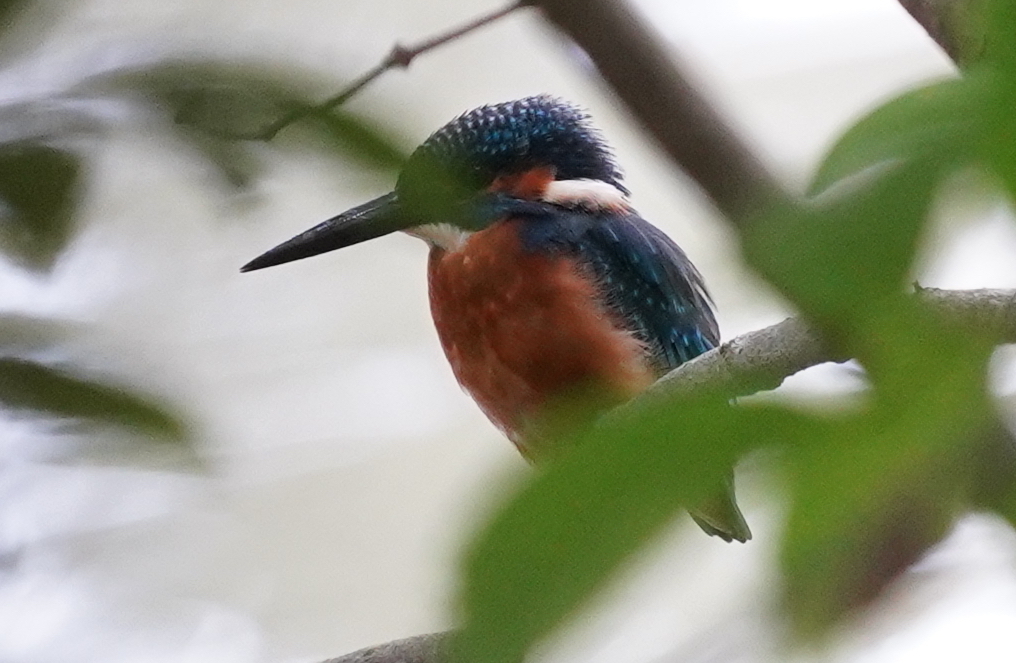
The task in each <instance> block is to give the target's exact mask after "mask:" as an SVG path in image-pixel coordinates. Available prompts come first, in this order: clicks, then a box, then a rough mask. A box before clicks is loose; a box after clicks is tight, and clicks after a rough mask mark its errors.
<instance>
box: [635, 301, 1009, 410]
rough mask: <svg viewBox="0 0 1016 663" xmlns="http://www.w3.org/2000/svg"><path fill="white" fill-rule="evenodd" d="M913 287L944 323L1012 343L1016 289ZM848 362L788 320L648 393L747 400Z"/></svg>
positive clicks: (702, 358) (699, 360) (729, 345)
mask: <svg viewBox="0 0 1016 663" xmlns="http://www.w3.org/2000/svg"><path fill="white" fill-rule="evenodd" d="M916 288H917V290H916V293H915V294H916V296H917V297H918V298H919V299H920V300H921V301H922V302H924V303H925V304H926V305H927V306H928V307H929V308H930V309H931V310H932V311H933V312H935V313H937V314H939V315H941V316H943V318H945V319H947V320H949V321H951V322H953V323H955V324H959V325H962V326H965V327H969V328H970V329H974V330H977V331H978V332H979V333H987V334H989V335H990V336H992V337H994V339H995V340H996V342H998V343H1016V290H991V289H982V290H940V289H938V288H922V287H920V286H916ZM849 358H850V357H843V356H837V355H835V354H833V353H832V352H831V351H829V350H828V349H827V348H825V347H823V344H822V340H821V339H820V338H819V337H818V335H817V334H816V333H815V332H814V331H812V330H811V329H809V328H808V326H807V324H806V323H804V322H803V321H802V320H799V319H797V318H789V319H787V320H784V321H783V322H781V323H779V324H776V325H773V326H771V327H766V328H765V329H760V330H758V331H753V332H748V333H747V334H743V335H741V336H738V337H737V338H734V339H732V340H730V341H727V342H726V343H724V344H723V345H721V346H720V347H718V348H716V349H714V350H710V351H709V352H707V353H705V354H702V355H699V356H698V357H695V358H694V359H692V360H691V361H689V362H686V363H684V364H681V365H680V366H678V367H677V368H675V369H674V370H673V371H671V372H670V373H668V374H667V375H665V376H663V377H662V378H660V380H659V381H657V383H656V384H655V385H653V386H652V387H651V388H650V389H649V391H648V392H646V393H647V394H650V393H652V394H658V395H666V396H673V395H679V394H685V393H691V392H693V391H697V390H702V389H706V388H708V389H710V390H716V391H720V392H722V393H725V394H728V395H729V396H730V397H735V396H747V395H749V394H754V393H756V392H759V391H764V390H769V389H775V388H776V387H778V386H780V384H782V383H783V381H784V380H785V379H786V378H788V377H790V376H791V375H793V374H795V373H797V372H799V371H803V370H804V369H806V368H810V367H811V366H817V365H818V364H823V363H825V362H830V361H832V362H841V361H846V360H847V359H849ZM640 398H641V397H640Z"/></svg>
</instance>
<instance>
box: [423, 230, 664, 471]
mask: <svg viewBox="0 0 1016 663" xmlns="http://www.w3.org/2000/svg"><path fill="white" fill-rule="evenodd" d="M519 224H520V222H519V221H514V220H507V221H502V222H499V223H497V224H495V225H493V226H491V227H490V228H487V229H485V230H483V231H480V232H477V233H475V234H473V235H472V236H470V237H469V239H468V240H466V242H465V243H464V245H463V246H462V247H461V248H459V249H457V250H454V251H446V250H443V249H440V248H433V249H432V250H431V254H430V261H429V269H428V275H429V283H430V304H431V312H432V313H433V316H434V323H435V325H436V327H437V332H438V336H439V337H440V339H441V344H442V346H443V348H444V351H445V354H446V355H447V357H448V360H449V362H450V363H451V366H452V370H453V371H454V373H455V376H456V378H457V379H458V381H459V383H460V384H462V386H463V387H464V388H465V389H466V390H467V391H468V392H469V393H470V395H472V397H473V398H474V399H475V400H476V402H477V403H478V404H479V406H480V407H481V408H482V409H483V411H484V412H485V413H486V414H487V416H488V417H489V418H490V419H491V421H493V422H494V424H495V425H497V426H498V427H499V428H501V429H502V430H504V431H505V432H506V433H507V434H508V436H509V437H510V438H511V439H512V441H513V442H515V444H516V445H517V446H519V448H520V450H521V451H522V452H523V454H525V455H526V456H529V457H531V456H532V454H533V452H534V451H536V450H535V449H531V448H528V446H527V442H526V429H527V427H528V426H529V425H531V424H532V423H533V421H534V420H535V419H536V418H537V417H540V416H541V412H542V410H543V408H545V407H547V406H548V405H549V404H551V403H553V402H554V401H556V400H558V399H560V398H562V397H566V396H568V395H570V394H572V393H577V392H580V391H583V390H587V389H590V388H591V389H594V390H596V392H597V393H598V395H600V396H601V397H602V396H603V395H604V394H607V395H608V399H607V400H608V401H609V402H610V403H609V404H612V403H616V402H620V401H623V400H626V399H628V398H630V397H631V396H633V395H635V394H636V393H638V392H639V391H641V390H642V389H644V388H645V387H647V386H648V385H649V384H651V382H652V381H653V374H652V371H651V369H650V368H649V366H648V363H647V361H646V358H645V357H646V355H645V351H644V348H643V346H642V344H641V343H640V342H639V341H638V340H637V339H635V338H634V337H632V336H631V334H629V333H628V332H626V331H624V330H622V329H620V328H619V327H618V326H617V325H616V323H615V320H614V318H613V316H612V315H611V314H610V313H609V311H607V310H606V308H605V307H604V305H603V303H602V301H601V297H600V295H599V293H598V291H597V287H596V285H595V283H593V282H592V281H591V280H590V279H589V278H587V276H586V275H585V274H584V273H583V271H582V269H581V268H580V266H578V265H576V264H575V263H574V261H572V260H571V259H569V258H568V257H567V256H555V255H546V254H540V253H534V252H526V251H523V250H522V246H521V243H520V240H519ZM605 404H607V403H605Z"/></svg>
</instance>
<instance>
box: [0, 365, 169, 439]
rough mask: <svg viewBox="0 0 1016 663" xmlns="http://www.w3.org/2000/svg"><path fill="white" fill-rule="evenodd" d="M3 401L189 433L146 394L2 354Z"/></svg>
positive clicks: (153, 430)
mask: <svg viewBox="0 0 1016 663" xmlns="http://www.w3.org/2000/svg"><path fill="white" fill-rule="evenodd" d="M0 405H2V406H3V407H6V408H10V409H13V410H27V411H31V412H35V413H42V414H47V415H56V416H61V417H71V418H75V419H83V420H86V421H91V422H94V423H101V424H114V425H118V426H124V427H126V428H130V429H134V430H137V431H140V432H143V433H147V434H150V435H155V436H158V438H161V439H165V440H174V441H182V440H184V439H185V437H186V431H185V428H184V425H183V424H182V423H181V422H180V420H178V419H177V418H176V417H175V416H173V415H171V414H169V413H168V412H167V411H166V410H165V409H164V408H163V407H162V406H160V405H158V404H156V403H154V402H152V401H150V400H148V399H146V398H144V397H142V396H139V395H137V394H133V393H131V392H129V391H127V390H125V389H121V388H118V387H114V386H110V385H106V384H101V383H98V382H95V381H92V380H89V379H87V378H83V377H79V376H76V375H73V374H72V373H70V372H67V371H64V370H58V369H55V368H53V367H50V366H44V365H42V364H39V363H35V362H31V361H26V360H23V359H16V358H13V357H6V358H0Z"/></svg>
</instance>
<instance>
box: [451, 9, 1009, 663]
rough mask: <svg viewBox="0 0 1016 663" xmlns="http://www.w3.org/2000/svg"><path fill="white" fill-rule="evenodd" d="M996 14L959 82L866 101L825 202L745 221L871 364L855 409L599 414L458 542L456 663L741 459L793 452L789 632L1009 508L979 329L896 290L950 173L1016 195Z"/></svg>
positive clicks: (771, 263) (827, 167) (517, 637)
mask: <svg viewBox="0 0 1016 663" xmlns="http://www.w3.org/2000/svg"><path fill="white" fill-rule="evenodd" d="M991 8H992V11H991V12H988V13H987V14H985V16H988V17H989V19H988V21H987V23H985V25H987V26H988V36H987V39H986V42H985V43H986V47H985V49H984V56H983V59H982V61H981V62H980V63H979V64H978V65H977V66H974V67H971V69H970V71H969V72H968V74H967V76H966V77H965V78H964V79H962V80H952V81H947V82H942V83H936V84H933V85H930V86H928V87H925V88H922V89H920V90H916V91H912V92H908V93H906V94H904V95H902V96H901V97H899V98H898V99H896V100H893V101H890V102H889V103H887V104H885V105H884V106H882V107H881V108H879V109H876V110H875V111H874V112H872V113H871V114H870V115H868V116H867V117H866V118H864V119H862V120H861V121H859V122H858V123H857V124H856V125H855V126H854V127H852V128H851V129H849V130H848V131H847V132H846V133H845V134H844V136H843V138H842V139H841V140H840V141H839V142H838V143H837V144H836V146H834V148H833V149H832V150H831V152H830V153H829V155H828V157H827V158H826V159H825V160H824V162H823V163H822V165H821V166H820V167H819V169H818V172H817V175H816V178H815V183H814V185H813V187H812V190H813V191H815V192H819V191H821V192H822V195H820V196H818V197H816V198H813V199H811V200H809V201H807V202H799V203H796V204H793V205H789V206H787V207H784V208H781V209H770V210H764V211H760V213H759V214H758V216H757V218H755V219H753V220H752V221H751V222H749V223H747V224H745V226H744V228H745V229H744V230H743V232H742V236H741V241H742V248H743V252H744V255H745V258H746V260H747V261H748V262H749V264H751V266H752V267H754V268H755V269H756V270H757V271H758V273H759V274H760V275H761V276H763V277H764V278H766V279H767V280H768V281H769V282H770V283H771V284H773V285H774V286H776V287H777V288H778V289H779V290H780V291H781V292H782V293H783V294H784V295H785V296H786V297H787V298H788V299H789V300H791V301H792V302H794V303H795V304H796V305H797V307H798V308H799V310H800V311H801V312H802V314H803V315H805V316H806V317H807V318H809V319H810V320H811V321H812V323H814V324H815V325H817V326H818V328H819V329H821V330H822V332H823V334H824V338H825V339H826V340H827V342H828V343H830V344H831V346H833V347H834V348H835V351H836V352H839V353H843V354H844V355H845V356H852V357H856V358H858V359H859V360H860V361H861V362H862V364H863V365H864V367H865V369H866V370H867V372H868V375H869V377H870V380H871V388H870V392H869V394H868V397H867V399H866V402H865V404H864V406H863V407H861V408H860V409H856V408H854V409H850V410H844V412H842V413H840V414H838V415H835V416H827V417H826V418H824V419H817V418H812V417H808V416H806V415H803V414H801V413H797V412H791V411H789V410H786V409H784V408H782V407H780V406H778V405H773V404H766V405H756V406H754V407H750V408H749V407H744V406H741V407H726V406H725V405H724V404H722V399H712V400H710V399H708V398H705V397H702V398H695V399H685V400H677V399H670V400H668V399H667V398H666V397H665V396H661V397H659V398H657V399H654V400H653V403H652V404H651V405H648V406H645V407H641V406H640V407H639V408H638V409H637V410H636V409H631V410H630V411H629V412H626V414H625V416H624V418H623V422H618V421H615V420H614V419H613V418H611V420H610V421H608V422H606V423H605V424H604V425H602V426H600V427H598V428H597V429H596V430H595V431H594V432H593V433H592V434H590V435H589V436H588V437H587V438H585V439H582V440H580V441H579V443H578V444H577V448H576V449H575V451H574V452H571V453H570V454H568V455H566V456H565V457H564V458H563V459H562V460H561V461H560V462H558V463H556V464H555V465H554V466H552V467H550V468H549V469H547V470H546V471H544V472H542V473H540V474H539V475H538V476H536V477H534V478H533V480H532V481H530V482H529V483H528V484H526V485H525V486H523V487H522V489H521V490H520V491H519V492H518V494H516V495H515V496H514V497H513V498H512V499H511V500H510V501H508V502H507V503H506V504H505V505H504V507H503V508H502V510H501V511H500V512H499V513H497V514H496V515H495V517H494V519H493V520H492V522H491V523H490V525H489V526H488V527H487V529H485V530H484V531H483V532H482V533H481V535H480V536H479V537H478V539H477V541H476V542H475V543H474V545H473V546H472V547H471V548H470V550H469V553H468V555H467V558H466V567H465V573H466V584H465V588H464V590H463V593H462V599H461V607H462V616H463V621H464V624H463V630H462V632H461V634H460V635H459V636H458V639H457V641H456V643H457V649H456V650H455V651H456V654H457V656H458V660H461V661H466V660H468V661H470V663H487V662H489V663H515V662H517V661H519V660H521V659H522V658H523V656H524V655H525V654H526V653H527V652H528V651H530V649H531V648H532V646H533V645H534V644H535V643H536V642H537V641H539V640H540V639H541V638H543V637H545V636H546V635H548V634H549V633H550V632H552V630H553V629H554V628H556V627H557V626H558V625H559V624H561V623H562V622H563V621H564V620H565V619H567V617H568V616H569V615H571V614H572V613H573V612H574V610H576V609H577V608H579V607H580V606H582V605H583V604H584V603H585V602H587V601H588V600H589V599H590V598H591V597H592V596H594V595H595V594H596V592H597V591H598V590H599V589H600V588H602V587H603V586H604V584H605V583H607V582H609V581H610V579H611V577H612V575H613V574H614V573H616V571H617V569H618V568H619V567H620V566H621V565H622V564H623V563H624V561H625V560H626V559H628V558H629V557H630V556H631V555H633V554H634V553H636V551H638V550H639V549H640V548H641V547H642V546H643V545H645V543H646V542H647V541H648V540H650V539H651V538H652V537H653V536H654V534H656V533H658V532H659V531H661V530H662V529H663V528H664V527H665V526H667V525H668V524H669V522H670V521H671V520H672V518H673V517H674V515H675V514H677V513H678V512H679V511H680V509H681V505H689V504H691V505H693V504H694V503H695V500H696V499H701V497H702V496H703V494H704V493H703V491H705V490H708V487H709V486H711V485H715V483H714V482H716V481H718V477H719V476H720V474H719V473H720V472H721V471H722V470H723V469H724V468H725V467H726V464H727V463H730V462H732V461H733V460H734V459H736V457H738V456H739V455H741V454H743V453H745V452H747V451H749V450H751V449H755V448H759V447H777V448H779V449H781V450H782V451H783V453H782V454H781V458H782V462H783V463H785V465H786V469H787V472H786V476H787V478H788V485H787V486H786V488H787V491H788V493H789V495H790V499H791V504H790V516H789V520H788V522H787V526H786V530H785V533H784V535H783V540H782V546H781V547H782V554H781V565H782V571H783V573H782V576H783V578H784V583H783V594H782V595H783V605H784V607H785V610H786V614H787V616H788V617H789V618H790V624H791V625H792V627H793V631H794V633H796V634H797V635H798V636H799V637H801V638H805V639H816V638H821V637H822V636H823V635H824V634H826V633H827V632H828V630H829V629H830V628H831V627H832V626H834V625H835V624H837V623H838V622H839V620H840V619H842V618H843V617H844V616H847V615H850V614H852V613H853V612H854V611H855V610H856V609H858V608H862V607H864V606H866V605H867V604H868V603H870V602H871V601H872V600H874V599H876V598H877V597H879V596H880V595H881V594H882V593H883V592H884V590H885V589H886V587H887V586H888V585H889V584H890V583H891V582H892V581H893V580H894V579H895V578H897V577H898V576H899V574H900V573H902V572H903V571H905V570H906V569H907V568H908V567H909V566H910V564H912V563H913V562H914V561H915V560H917V559H919V558H920V557H921V555H923V554H924V552H925V551H926V550H927V549H928V548H929V547H930V546H932V545H933V544H935V543H936V542H937V541H939V540H940V539H941V538H942V536H944V534H945V533H946V532H947V531H948V530H949V528H950V526H951V524H952V522H953V521H954V518H955V516H956V515H957V514H958V513H961V512H963V511H964V510H966V509H969V508H971V506H973V505H976V506H978V507H984V506H988V507H990V508H995V509H997V510H999V512H1000V513H1001V514H1002V515H1004V516H1006V517H1010V518H1012V514H1013V513H1016V506H1014V505H1016V486H1014V484H1013V481H1012V479H1013V477H1014V476H1016V472H1014V471H1013V468H1014V467H1016V459H1014V458H1013V457H1012V454H1006V453H1002V452H1001V451H1000V450H1003V449H1007V448H1008V447H1009V446H1010V445H1011V440H1010V439H1009V437H1008V434H1007V433H1005V434H1003V433H1001V432H1000V429H1002V427H1001V426H1000V425H999V424H998V423H997V421H996V420H995V418H994V414H993V409H992V407H991V403H990V399H989V397H988V394H987V388H986V367H987V362H988V358H989V356H990V353H991V351H992V349H993V346H992V342H991V339H990V338H988V337H987V336H985V335H982V334H981V331H982V330H977V329H960V328H957V327H955V326H954V325H952V324H951V323H949V322H947V321H945V320H939V319H936V318H934V317H933V316H931V315H929V314H928V313H927V312H926V311H925V310H924V309H922V308H921V307H920V306H919V304H918V302H917V301H915V300H914V299H913V298H912V297H910V296H908V295H906V294H905V290H906V285H907V281H908V279H909V278H910V276H909V275H910V273H911V269H912V265H913V262H914V254H915V251H916V249H917V247H918V246H919V243H920V239H921V235H922V233H923V232H924V228H925V225H926V219H927V214H928V210H929V209H930V207H931V204H932V202H933V200H934V197H935V195H936V191H937V189H938V185H939V183H940V182H941V180H942V179H943V178H944V177H946V176H947V175H948V174H950V173H951V172H953V171H954V170H956V169H957V168H961V167H970V166H974V165H976V166H979V167H982V168H986V169H988V170H989V171H990V172H992V173H994V174H996V175H997V176H998V178H999V180H1000V181H1001V182H1003V183H1004V185H1005V186H1006V188H1007V189H1008V190H1009V192H1010V193H1011V194H1012V193H1016V114H1014V113H1013V112H1012V109H1013V108H1016V104H1014V103H1013V100H1016V92H1014V90H1016V37H1014V35H1016V29H1013V28H1014V27H1016V9H1013V6H1012V5H1011V4H1009V3H1004V2H995V3H993V4H992V7H991ZM978 20H980V15H978ZM999 438H1003V441H1002V442H999ZM988 439H990V440H992V442H991V443H990V444H989V443H987V442H986V440H988ZM987 458H990V459H992V460H995V461H997V463H990V462H986V459H987ZM999 464H1001V465H1003V466H1004V469H1003V468H1002V467H999ZM989 474H990V476H988V475H989ZM989 482H990V484H991V490H990V491H989V490H987V489H986V487H985V486H986V483H989ZM1014 522H1016V518H1014Z"/></svg>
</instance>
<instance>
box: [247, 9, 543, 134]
mask: <svg viewBox="0 0 1016 663" xmlns="http://www.w3.org/2000/svg"><path fill="white" fill-rule="evenodd" d="M528 4H529V2H527V0H515V1H514V2H511V3H509V4H508V5H506V6H505V7H502V8H501V9H498V10H496V11H493V12H490V13H489V14H484V15H483V16H480V17H478V18H475V19H473V20H472V21H470V22H468V23H466V24H464V25H461V26H459V27H457V28H453V29H452V30H449V31H448V32H444V33H441V34H439V35H435V36H434V37H431V38H429V39H425V40H423V41H421V42H420V43H418V44H416V45H414V46H402V45H400V44H395V45H394V46H393V47H392V50H391V51H390V52H389V53H388V55H387V56H386V57H385V58H384V59H383V60H382V61H381V62H379V63H378V64H377V65H375V66H374V67H373V68H372V69H370V70H369V71H367V72H366V73H364V74H363V75H362V76H360V77H359V78H357V79H356V80H355V81H353V82H352V83H350V84H349V85H348V86H347V87H346V88H344V89H343V90H341V91H340V92H338V93H337V94H335V95H334V96H332V97H329V98H328V99H326V100H325V101H323V102H321V103H320V104H317V105H316V106H310V107H301V108H296V109H294V110H292V111H290V112H289V113H287V114H285V115H283V116H282V117H280V118H279V119H278V120H276V121H275V122H272V123H271V124H269V125H268V126H267V127H265V128H264V129H262V130H261V131H259V132H257V133H256V134H255V135H253V136H252V137H251V138H252V139H254V140H264V141H269V140H272V139H273V138H275V136H276V135H278V133H279V132H280V131H282V130H283V129H285V128H286V127H288V126H289V125H291V124H293V123H294V122H297V121H299V120H302V119H304V118H306V117H310V116H312V115H318V114H321V113H327V112H328V111H330V110H332V109H334V108H336V107H338V106H341V105H342V104H344V103H346V101H348V100H349V99H350V98H351V97H352V96H353V95H355V94H356V93H358V92H359V91H360V90H362V89H363V88H365V87H367V86H368V85H370V84H371V83H373V82H374V80H376V79H377V78H380V77H381V75H382V74H384V73H385V72H387V71H389V70H391V69H405V68H407V67H409V65H410V64H411V63H412V62H413V60H414V59H415V58H416V57H417V56H418V55H422V54H424V53H426V52H428V51H432V50H434V49H435V48H438V47H439V46H443V45H445V44H447V43H449V42H452V41H455V40H456V39H459V38H460V37H464V36H465V35H467V34H469V33H471V32H473V31H475V30H478V29H480V28H482V27H484V26H485V25H489V24H490V23H493V22H495V21H497V20H499V19H501V18H504V17H505V16H507V15H508V14H511V13H512V12H514V11H515V10H516V9H521V8H522V7H525V6H527V5H528Z"/></svg>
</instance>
